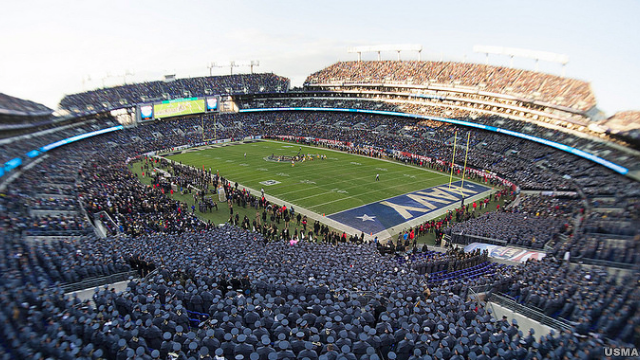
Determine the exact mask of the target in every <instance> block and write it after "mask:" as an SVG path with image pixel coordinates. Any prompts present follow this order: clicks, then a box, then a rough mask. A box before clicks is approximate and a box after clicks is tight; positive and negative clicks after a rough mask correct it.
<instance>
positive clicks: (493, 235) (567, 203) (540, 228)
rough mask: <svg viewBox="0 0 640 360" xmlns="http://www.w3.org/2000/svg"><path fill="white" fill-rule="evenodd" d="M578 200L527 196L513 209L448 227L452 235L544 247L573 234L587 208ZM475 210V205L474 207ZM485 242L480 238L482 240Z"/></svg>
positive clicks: (484, 215)
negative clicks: (574, 226)
mask: <svg viewBox="0 0 640 360" xmlns="http://www.w3.org/2000/svg"><path fill="white" fill-rule="evenodd" d="M581 205H582V204H581V202H580V201H578V200H562V199H558V198H548V197H530V196H523V197H521V198H519V202H518V204H517V205H516V206H512V207H511V208H510V209H509V210H505V207H503V210H501V211H496V212H487V213H484V214H483V215H480V216H478V217H473V218H471V219H469V220H467V221H464V222H458V223H456V224H453V226H451V227H450V228H448V229H447V230H446V232H447V233H448V234H449V235H454V234H455V235H469V236H479V237H483V238H490V239H496V240H501V241H505V242H506V243H507V244H509V245H515V246H520V247H528V248H535V249H542V248H543V247H544V245H545V244H546V243H547V242H548V241H550V240H552V238H553V237H554V236H558V235H559V234H571V232H572V230H573V218H574V216H576V215H579V214H580V213H581V211H583V209H582V208H581ZM474 210H475V209H474ZM478 241H479V242H481V241H480V240H478Z"/></svg>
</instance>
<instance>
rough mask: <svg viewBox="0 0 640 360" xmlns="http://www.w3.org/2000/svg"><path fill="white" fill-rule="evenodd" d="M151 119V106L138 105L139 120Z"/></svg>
mask: <svg viewBox="0 0 640 360" xmlns="http://www.w3.org/2000/svg"><path fill="white" fill-rule="evenodd" d="M151 119H153V105H151V104H144V105H140V120H151Z"/></svg>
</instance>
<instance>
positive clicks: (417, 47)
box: [347, 44, 422, 62]
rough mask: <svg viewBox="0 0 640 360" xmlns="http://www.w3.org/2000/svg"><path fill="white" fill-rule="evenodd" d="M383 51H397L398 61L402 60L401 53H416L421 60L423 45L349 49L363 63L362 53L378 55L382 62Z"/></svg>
mask: <svg viewBox="0 0 640 360" xmlns="http://www.w3.org/2000/svg"><path fill="white" fill-rule="evenodd" d="M383 51H386V52H391V51H395V52H397V53H398V61H399V60H400V52H401V51H416V52H417V53H418V58H421V56H422V55H421V53H422V45H415V44H413V45H411V44H409V45H406V44H405V45H378V46H356V47H352V48H349V49H348V50H347V52H349V53H356V54H358V62H361V61H362V53H365V52H375V53H378V61H380V60H382V57H381V53H382V52H383Z"/></svg>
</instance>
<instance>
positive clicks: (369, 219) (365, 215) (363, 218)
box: [356, 214, 376, 221]
mask: <svg viewBox="0 0 640 360" xmlns="http://www.w3.org/2000/svg"><path fill="white" fill-rule="evenodd" d="M356 218H357V219H362V221H376V217H375V216H369V215H367V214H364V215H362V216H356Z"/></svg>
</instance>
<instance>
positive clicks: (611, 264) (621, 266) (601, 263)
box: [569, 257, 640, 270]
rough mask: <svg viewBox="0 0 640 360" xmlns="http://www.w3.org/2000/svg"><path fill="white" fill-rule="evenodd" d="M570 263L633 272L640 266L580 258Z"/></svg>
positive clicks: (573, 259)
mask: <svg viewBox="0 0 640 360" xmlns="http://www.w3.org/2000/svg"><path fill="white" fill-rule="evenodd" d="M569 261H570V262H571V263H573V264H585V265H592V266H603V267H612V268H617V269H626V270H633V269H635V268H638V267H639V266H640V265H638V264H629V263H622V262H617V261H609V260H598V259H589V258H579V257H578V258H575V257H572V258H571V259H570V260H569Z"/></svg>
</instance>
